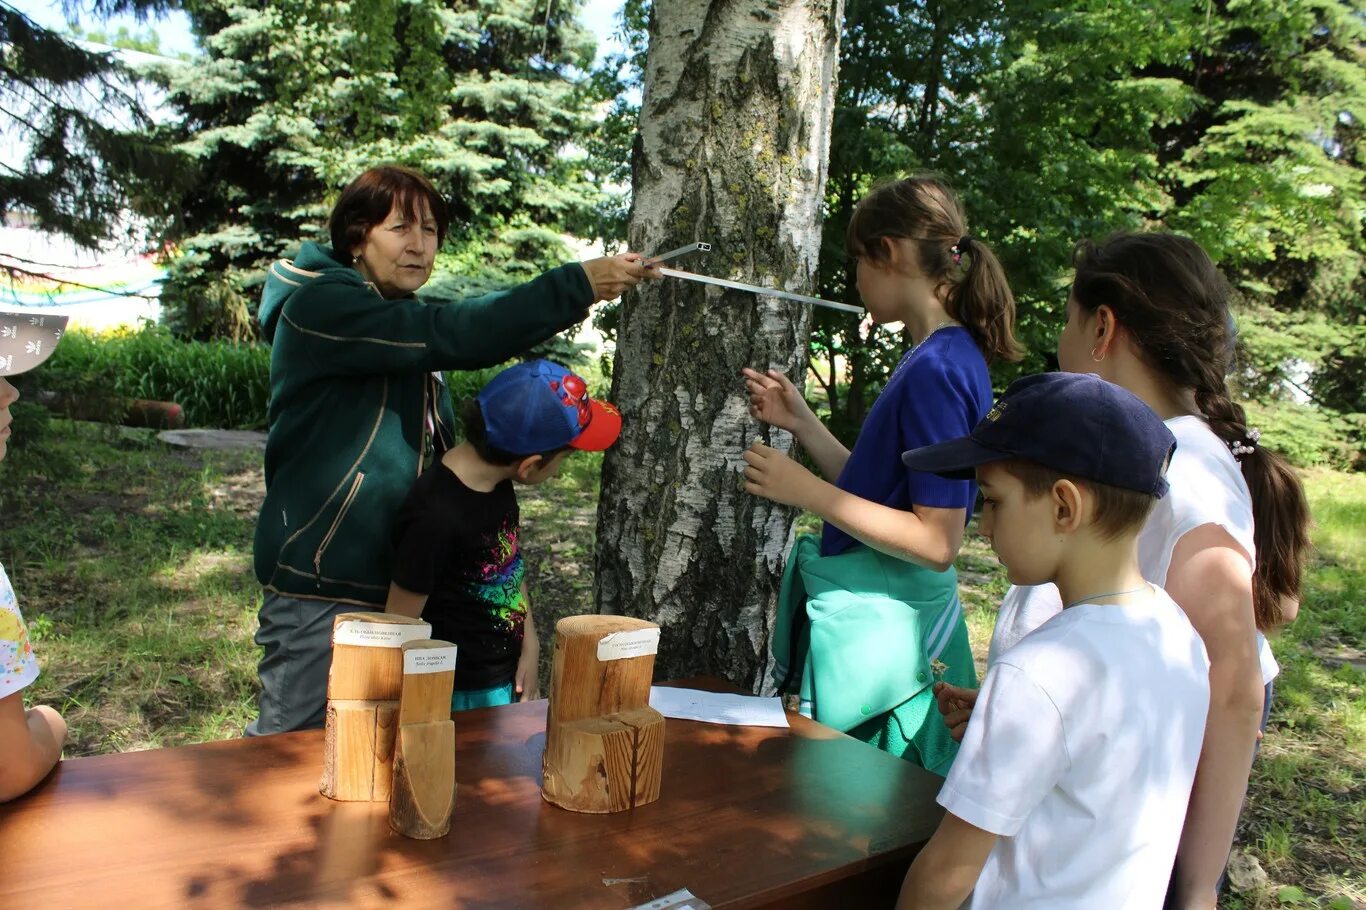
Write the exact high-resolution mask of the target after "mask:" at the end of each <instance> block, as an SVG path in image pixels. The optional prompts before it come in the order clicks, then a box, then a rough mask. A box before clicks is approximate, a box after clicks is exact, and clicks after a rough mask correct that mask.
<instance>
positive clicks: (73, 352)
mask: <svg viewBox="0 0 1366 910" xmlns="http://www.w3.org/2000/svg"><path fill="white" fill-rule="evenodd" d="M25 385H26V386H28V387H30V388H41V389H44V390H48V391H55V392H57V393H59V394H60V395H61V396H63V397H66V398H68V399H80V400H82V401H85V402H86V403H89V402H90V401H98V402H105V403H107V406H108V407H110V408H112V407H114V402H115V401H116V400H117V399H120V398H149V399H153V400H157V401H174V402H176V403H178V404H179V405H180V406H181V407H183V408H184V409H185V420H186V423H187V424H188V425H189V426H199V427H209V426H212V427H223V428H235V429H260V428H262V427H264V426H265V423H266V403H267V401H268V400H269V396H270V348H268V347H266V346H265V345H258V344H239V343H236V342H230V341H207V342H206V341H191V342H187V341H179V340H177V339H176V338H175V337H174V336H172V334H171V333H170V331H169V330H168V329H166V328H163V327H160V326H153V325H148V326H146V327H144V328H142V329H116V330H114V331H110V332H103V333H95V332H88V331H85V330H82V329H72V330H70V331H68V332H67V333H66V335H65V336H63V338H62V343H61V345H60V346H59V347H58V348H57V351H56V353H55V354H53V355H52V358H51V359H50V360H48V362H47V363H45V364H43V366H42V367H40V368H39V369H38V370H35V371H34V372H33V373H32V374H29V376H27V377H25Z"/></svg>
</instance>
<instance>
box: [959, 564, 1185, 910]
mask: <svg viewBox="0 0 1366 910" xmlns="http://www.w3.org/2000/svg"><path fill="white" fill-rule="evenodd" d="M1208 710H1209V659H1208V657H1207V656H1206V654H1205V646H1204V644H1203V643H1202V642H1201V641H1200V636H1199V635H1198V634H1196V632H1195V629H1193V628H1192V627H1191V624H1190V621H1189V620H1188V619H1186V616H1185V614H1184V613H1182V612H1181V608H1180V607H1178V606H1177V605H1176V604H1175V602H1174V601H1172V599H1171V598H1170V597H1168V596H1167V595H1166V593H1165V592H1163V591H1162V590H1161V589H1160V588H1156V587H1154V588H1153V595H1152V597H1151V598H1145V599H1143V600H1140V601H1138V602H1135V603H1129V604H1083V605H1079V606H1075V607H1072V608H1071V609H1069V610H1065V611H1064V612H1062V613H1060V614H1058V615H1057V616H1054V617H1053V618H1051V619H1049V620H1048V621H1047V622H1045V623H1044V624H1043V625H1042V626H1041V627H1039V628H1038V629H1036V630H1035V631H1034V632H1032V633H1031V634H1029V635H1028V636H1027V637H1026V638H1024V639H1023V640H1022V641H1020V642H1019V644H1017V645H1016V646H1015V647H1014V648H1012V649H1011V650H1010V653H1008V654H1006V655H1004V656H1003V657H1002V658H1000V659H999V660H998V661H997V662H996V663H995V665H993V666H992V667H991V668H990V669H989V670H988V671H987V676H986V680H985V681H984V682H983V684H982V690H981V693H980V694H979V695H978V697H977V706H976V708H975V709H974V710H973V713H972V722H971V723H970V724H968V728H967V732H966V734H965V735H964V736H963V744H962V747H961V748H960V749H959V752H958V757H957V758H956V759H954V763H953V769H952V770H951V771H950V772H949V776H948V779H947V780H946V781H945V782H944V786H943V788H942V789H941V790H940V792H939V803H940V805H942V806H943V807H944V808H945V809H947V810H948V811H949V812H952V813H953V814H954V815H956V816H958V817H959V818H961V819H963V820H964V821H966V822H968V823H970V824H973V825H976V826H977V827H979V828H982V829H984V830H987V831H991V832H993V833H995V834H998V835H1000V839H999V840H997V842H996V846H995V847H994V848H992V851H991V853H990V854H989V855H988V857H987V861H986V865H985V866H983V868H982V874H981V876H980V877H979V878H978V880H977V885H976V887H975V888H974V890H973V893H972V898H971V899H970V900H969V902H968V903H967V904H966V905H965V906H968V907H971V908H973V910H978V908H988V907H991V908H999V907H1010V908H1012V910H1029V908H1047V910H1063V908H1069V907H1077V908H1083V907H1084V908H1088V910H1090V908H1095V907H1107V908H1124V907H1130V908H1135V910H1137V908H1144V910H1150V908H1154V907H1160V906H1161V905H1162V899H1163V895H1164V894H1165V892H1166V889H1167V880H1168V878H1170V876H1171V870H1172V862H1173V860H1174V859H1175V857H1176V848H1177V844H1178V843H1179V842H1180V839H1181V828H1182V825H1183V824H1184V822H1185V818H1186V803H1187V801H1188V799H1189V798H1190V790H1191V784H1192V782H1193V781H1194V779H1195V766H1196V764H1197V762H1198V761H1199V759H1200V745H1201V742H1202V741H1203V739H1204V734H1205V715H1206V713H1207V712H1208Z"/></svg>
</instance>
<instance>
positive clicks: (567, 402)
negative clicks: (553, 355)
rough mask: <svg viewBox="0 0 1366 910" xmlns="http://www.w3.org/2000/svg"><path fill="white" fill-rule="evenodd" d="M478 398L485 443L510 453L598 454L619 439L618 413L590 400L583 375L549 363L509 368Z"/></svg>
mask: <svg viewBox="0 0 1366 910" xmlns="http://www.w3.org/2000/svg"><path fill="white" fill-rule="evenodd" d="M477 400H478V402H479V411H480V413H481V414H483V416H484V433H485V438H486V439H487V440H488V443H489V445H491V446H493V447H494V448H497V449H501V450H502V451H504V452H507V453H509V454H512V455H536V454H539V453H542V452H553V451H555V450H556V449H562V448H564V447H565V446H569V447H571V448H575V449H582V450H583V451H585V452H600V451H602V450H603V449H606V448H608V447H609V446H611V445H612V443H614V442H616V441H617V437H618V436H620V435H621V412H620V411H618V410H617V409H616V408H615V407H614V406H613V405H611V404H608V403H607V402H605V401H599V400H597V399H595V398H590V397H589V396H588V383H586V382H584V380H583V377H581V376H577V375H575V374H574V373H571V372H570V371H569V370H567V369H565V368H564V367H562V366H560V365H559V364H558V363H552V362H551V361H549V360H529V361H527V362H526V363H519V364H517V365H516V366H511V367H508V368H507V369H506V370H504V371H503V372H501V373H499V374H498V375H497V376H495V377H493V379H492V380H490V382H489V384H488V385H486V386H484V388H483V389H482V390H480V392H479V395H478V397H477Z"/></svg>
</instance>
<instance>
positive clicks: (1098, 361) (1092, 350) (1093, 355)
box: [1091, 346, 1105, 363]
mask: <svg viewBox="0 0 1366 910" xmlns="http://www.w3.org/2000/svg"><path fill="white" fill-rule="evenodd" d="M1097 347H1098V346H1097ZM1091 359H1092V360H1094V361H1095V362H1096V363H1100V362H1101V361H1102V360H1104V359H1105V355H1104V354H1101V355H1100V356H1099V357H1097V356H1096V349H1095V348H1092V349H1091Z"/></svg>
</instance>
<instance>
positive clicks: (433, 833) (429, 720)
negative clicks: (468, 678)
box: [389, 639, 456, 840]
mask: <svg viewBox="0 0 1366 910" xmlns="http://www.w3.org/2000/svg"><path fill="white" fill-rule="evenodd" d="M455 654H456V651H455V645H453V644H451V643H450V642H448V641H433V640H431V639H424V640H421V641H410V642H406V643H405V644H404V645H403V671H404V672H403V693H402V697H401V698H400V701H399V710H398V716H399V727H398V741H397V745H396V747H395V750H394V782H393V790H392V795H391V796H390V799H389V827H391V828H393V829H394V830H395V831H397V832H398V833H399V834H402V835H405V836H407V837H413V838H417V839H419V840H431V839H432V838H436V837H442V836H444V835H445V834H446V833H447V832H449V831H450V830H451V810H452V809H453V808H454V807H455V723H454V722H453V721H452V720H451V691H452V689H453V688H454V687H455Z"/></svg>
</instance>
